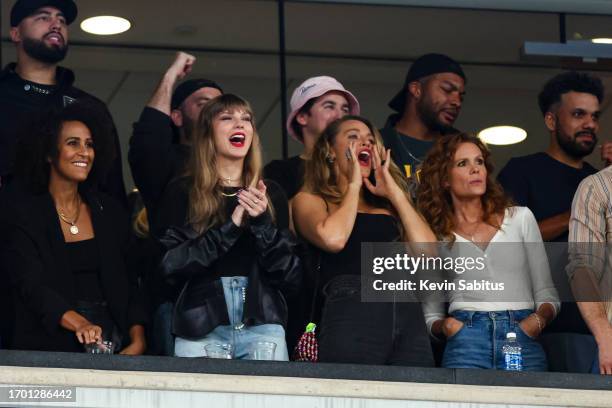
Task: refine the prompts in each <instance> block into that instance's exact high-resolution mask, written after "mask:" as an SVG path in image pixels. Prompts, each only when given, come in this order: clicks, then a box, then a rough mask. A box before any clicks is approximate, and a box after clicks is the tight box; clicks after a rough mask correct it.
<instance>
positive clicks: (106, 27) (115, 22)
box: [81, 16, 132, 35]
mask: <svg viewBox="0 0 612 408" xmlns="http://www.w3.org/2000/svg"><path fill="white" fill-rule="evenodd" d="M131 26H132V24H130V22H129V21H128V20H126V19H125V18H122V17H115V16H97V17H90V18H88V19H86V20H83V22H82V23H81V30H83V31H85V32H88V33H90V34H96V35H113V34H119V33H123V32H125V31H127V30H129V29H130V27H131Z"/></svg>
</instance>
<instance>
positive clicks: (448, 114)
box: [442, 111, 458, 123]
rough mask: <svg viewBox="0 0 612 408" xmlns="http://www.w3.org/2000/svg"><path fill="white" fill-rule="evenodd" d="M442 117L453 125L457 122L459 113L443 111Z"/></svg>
mask: <svg viewBox="0 0 612 408" xmlns="http://www.w3.org/2000/svg"><path fill="white" fill-rule="evenodd" d="M442 115H443V116H444V119H446V121H447V122H450V123H453V122H454V121H455V120H457V116H458V114H457V112H455V111H442Z"/></svg>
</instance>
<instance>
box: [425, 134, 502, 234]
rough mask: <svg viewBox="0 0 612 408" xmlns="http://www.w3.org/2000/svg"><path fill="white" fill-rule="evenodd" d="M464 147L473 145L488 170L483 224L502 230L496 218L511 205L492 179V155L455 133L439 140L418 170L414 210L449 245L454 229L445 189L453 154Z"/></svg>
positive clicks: (475, 139) (466, 136) (472, 138)
mask: <svg viewBox="0 0 612 408" xmlns="http://www.w3.org/2000/svg"><path fill="white" fill-rule="evenodd" d="M463 143H472V144H474V145H476V147H478V149H479V150H480V151H481V153H482V157H483V159H484V163H485V168H486V169H487V180H486V183H487V185H486V187H487V188H486V191H485V193H484V194H483V195H482V197H481V200H482V209H483V221H484V222H485V223H487V224H489V225H491V226H493V227H495V228H497V229H499V228H501V225H500V224H499V219H498V215H500V214H503V213H504V211H505V210H506V208H508V207H510V206H511V205H512V203H511V202H510V199H509V198H508V197H507V196H506V194H505V193H504V190H503V188H502V187H501V185H500V184H499V183H498V182H497V181H496V180H495V179H494V178H493V170H494V168H493V161H492V159H491V152H490V151H489V149H488V148H487V146H486V145H485V144H484V143H483V142H482V141H481V140H480V139H479V138H478V137H476V136H473V135H470V134H467V133H456V134H452V135H446V136H442V137H440V138H438V140H437V141H436V143H435V144H434V146H433V147H432V149H431V150H430V151H429V153H428V154H427V157H426V158H425V160H424V161H423V164H422V166H421V177H420V183H419V185H418V187H417V207H418V209H419V211H420V212H421V214H423V216H424V217H425V220H427V222H428V223H429V226H430V227H431V229H432V230H433V232H434V233H435V234H436V236H437V237H438V239H440V240H445V241H449V242H454V241H455V236H454V235H453V231H454V229H455V228H456V225H455V221H454V207H453V201H452V198H451V194H450V191H449V189H448V188H447V187H446V186H447V185H448V183H449V176H450V171H451V169H452V167H453V165H454V161H455V153H456V152H457V149H458V148H459V145H461V144H463Z"/></svg>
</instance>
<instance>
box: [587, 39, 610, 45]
mask: <svg viewBox="0 0 612 408" xmlns="http://www.w3.org/2000/svg"><path fill="white" fill-rule="evenodd" d="M591 42H592V43H595V44H612V38H593V39H592V40H591Z"/></svg>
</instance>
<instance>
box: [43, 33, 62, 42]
mask: <svg viewBox="0 0 612 408" xmlns="http://www.w3.org/2000/svg"><path fill="white" fill-rule="evenodd" d="M52 34H55V35H58V36H59V37H60V38H61V39H62V41H63V42H64V43H65V42H66V39H65V38H64V36H63V35H62V33H60V32H59V31H49V32H48V33H47V34H45V35H44V37H43V38H47V37H48V36H50V35H52Z"/></svg>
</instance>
